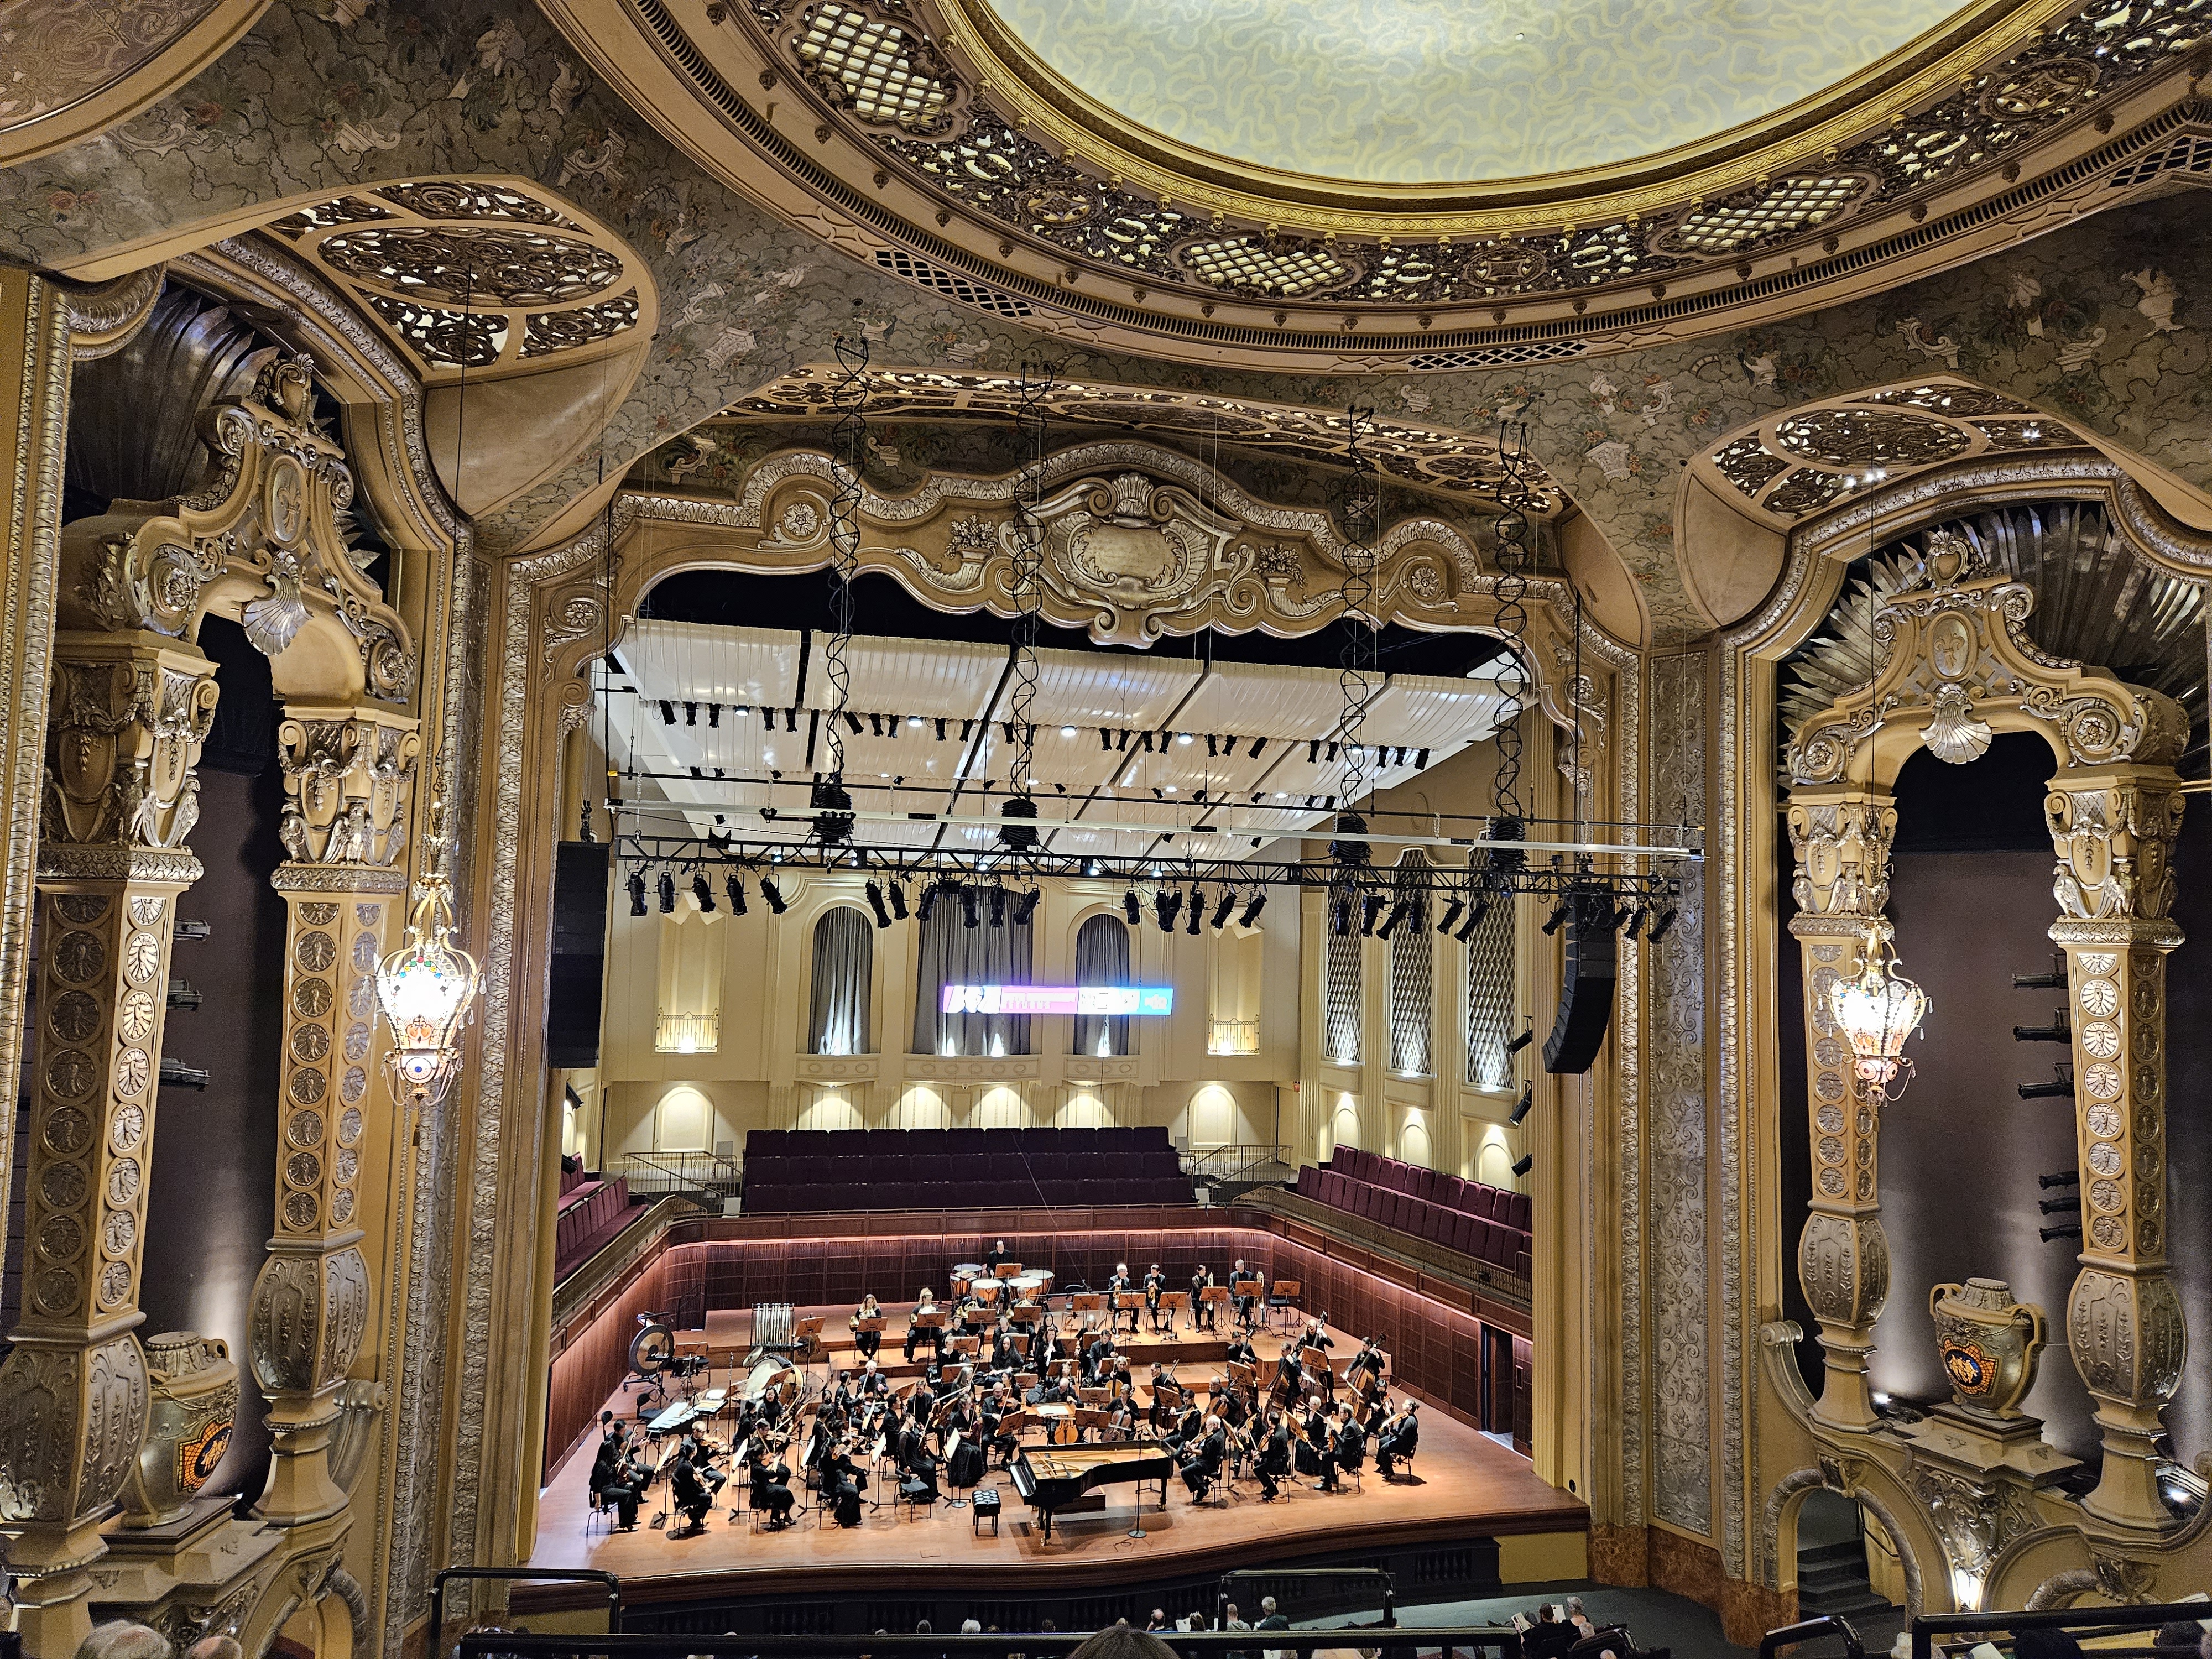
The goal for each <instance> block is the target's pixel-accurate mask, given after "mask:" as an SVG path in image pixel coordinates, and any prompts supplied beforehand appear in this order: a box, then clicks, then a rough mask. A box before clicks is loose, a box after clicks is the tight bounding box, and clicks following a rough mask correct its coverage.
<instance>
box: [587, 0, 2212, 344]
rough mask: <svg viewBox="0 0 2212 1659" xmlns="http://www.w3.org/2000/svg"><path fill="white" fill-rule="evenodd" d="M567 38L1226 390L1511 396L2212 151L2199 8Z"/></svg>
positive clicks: (777, 192)
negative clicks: (1201, 371) (1241, 370)
mask: <svg viewBox="0 0 2212 1659" xmlns="http://www.w3.org/2000/svg"><path fill="white" fill-rule="evenodd" d="M547 9H548V10H549V11H550V12H551V13H552V14H553V15H555V16H556V19H558V20H559V21H561V22H562V26H563V27H564V28H565V29H566V30H567V32H568V34H569V36H570V38H571V39H572V40H575V41H576V43H577V44H578V45H579V46H580V48H582V49H583V50H585V51H586V52H588V53H589V54H590V55H591V56H592V58H594V59H595V60H596V61H597V62H598V63H599V66H600V67H601V69H602V70H604V71H605V73H607V74H608V75H609V76H610V78H611V79H612V80H613V81H615V82H617V84H618V85H620V86H622V87H623V89H624V91H625V93H626V94H628V95H629V96H630V97H631V99H632V100H633V101H635V102H636V103H637V104H638V105H639V106H641V108H643V109H645V110H646V111H647V112H648V113H650V114H652V115H653V117H654V118H656V119H657V120H658V121H659V124H660V125H662V126H663V128H664V129H665V130H666V131H669V132H671V135H672V136H674V137H676V138H677V139H678V142H680V143H684V144H685V145H686V147H687V148H689V149H690V150H691V151H692V153H693V154H695V155H698V156H699V157H700V159H701V160H702V161H704V162H705V163H706V164H707V165H708V166H709V167H712V168H714V170H715V171H717V172H718V173H720V174H721V175H722V176H723V177H724V178H726V179H728V180H729V181H730V182H731V183H732V184H733V185H737V186H738V188H740V189H743V190H744V191H747V192H748V193H750V194H751V195H753V196H754V197H756V198H757V199H759V200H761V201H762V202H763V203H764V204H766V205H768V206H769V207H770V208H772V209H774V210H777V211H779V212H781V213H782V214H784V215H785V216H787V217H789V218H791V219H793V221H794V222H798V223H799V224H802V225H805V226H808V227H809V228H813V229H815V230H816V231H817V234H822V235H823V236H824V237H825V239H826V240H829V241H831V242H832V243H833V244H834V245H836V246H840V247H842V248H843V249H845V251H847V252H851V253H853V254H854V255H856V256H857V257H860V258H863V259H866V260H868V261H869V262H871V263H873V264H876V265H878V267H879V268H881V269H883V270H887V271H890V272H892V273H893V274H895V275H897V276H902V277H903V278H905V279H907V280H908V281H910V282H913V283H916V284H917V285H919V286H921V287H922V288H925V289H929V290H930V291H932V292H933V293H935V294H937V295H940V296H943V297H945V298H950V299H953V300H955V301H960V302H962V303H965V304H969V305H973V306H975V307H978V308H980V309H982V310H984V311H987V312H989V313H993V314H995V315H998V316H1000V317H1003V318H1006V319H1011V320H1016V321H1020V322H1024V323H1028V324H1030V325H1034V326H1038V327H1042V328H1047V329H1052V328H1065V329H1071V330H1074V331H1080V332H1081V333H1082V334H1083V335H1084V336H1085V337H1086V338H1089V339H1091V340H1092V341H1093V342H1096V343H1102V344H1103V343H1117V344H1121V345H1125V346H1128V347H1130V348H1132V349H1142V350H1146V351H1150V352H1152V353H1155V354H1161V355H1168V356H1181V357H1185V358H1188V359H1193V360H1205V361H1210V362H1221V361H1224V360H1246V361H1260V360H1266V361H1268V362H1273V363H1275V364H1277V365H1285V364H1286V362H1287V361H1302V362H1304V363H1305V364H1306V365H1308V366H1310V367H1315V368H1335V369H1361V368H1370V369H1379V368H1413V369H1424V368H1479V367H1486V366H1510V365H1515V364H1521V363H1529V362H1546V361H1550V360H1553V359H1557V358H1563V357H1573V356H1583V355H1585V354H1591V353H1595V352H1601V351H1604V350H1607V349H1620V348H1623V347H1626V346H1627V345H1630V344H1638V345H1649V344H1650V343H1654V342H1655V341H1656V340H1659V339H1664V338H1668V337H1686V336H1689V335H1693V334H1698V333H1703V332H1708V331H1714V330H1717V329H1721V328H1725V327H1734V326H1741V325H1743V324H1745V323H1746V322H1747V321H1749V320H1751V319H1753V318H1755V317H1761V316H1772V315H1775V314H1777V313H1783V312H1789V311H1798V310H1804V309H1808V308H1812V307H1817V306H1820V305H1826V304H1830V303H1833V302H1834V301H1836V300H1838V299H1839V298H1842V297H1844V296H1845V295H1849V294H1851V293H1856V292H1858V291H1862V290H1863V289H1864V288H1865V287H1866V286H1867V285H1868V282H1869V274H1870V273H1872V272H1874V271H1875V270H1879V271H1880V273H1881V276H1880V281H1881V283H1882V285H1885V286H1888V285H1893V284H1894V283H1898V282H1901V281H1905V280H1907V279H1909V278H1911V277H1912V276H1917V275H1920V274H1923V273H1925V272H1927V271H1929V270H1934V269H1937V268H1940V267H1941V266H1943V265H1948V264H1954V263H1957V262H1958V261H1960V260H1962V259H1966V258H1972V257H1973V256H1975V255H1976V254H1978V253H1979V252H1984V251H1986V250H1987V249H1988V248H1990V247H1991V246H1997V245H2000V244H2002V243H2005V242H2009V241H2012V240H2016V239H2017V238H2018V237H2019V236H2020V235H2021V234H2023V233H2024V232H2025V231H2027V230H2030V229H2033V228H2039V227H2040V226H2042V225H2044V224H2049V223H2057V222H2063V220H2064V219H2065V218H2068V217H2070V216H2075V215H2076V214H2078V213H2080V212H2082V211H2087V210H2093V209H2095V208H2098V207H2102V206H2106V205H2110V204H2114V203H2117V202H2118V201H2121V200H2124V199H2126V198H2127V197H2128V196H2130V195H2131V194H2133V193H2135V192H2136V191H2140V190H2143V189H2148V188H2154V187H2157V186H2159V185H2162V184H2163V183H2164V182H2165V181H2166V179H2167V177H2168V176H2169V175H2172V174H2177V173H2178V174H2180V175H2182V176H2185V177H2193V176H2194V175H2195V174H2196V173H2201V172H2202V171H2203V160H2204V158H2203V156H2200V155H2198V154H2197V150H2198V149H2204V148H2208V146H2207V144H2206V141H2205V139H2204V138H2203V137H2200V136H2199V134H2212V110H2208V109H2206V108H2205V107H2204V106H2202V105H2201V104H2200V102H2199V100H2197V97H2196V88H2195V82H2194V80H2193V79H2192V75H2193V73H2195V72H2196V71H2194V70H2192V63H2193V61H2194V59H2195V58H2196V57H2197V53H2195V52H2194V49H2195V48H2196V47H2197V46H2199V45H2200V44H2201V43H2202V42H2203V41H2204V40H2207V39H2208V38H2212V0H2086V3H2085V0H1973V3H1970V4H1967V5H1965V6H1962V7H1956V8H1954V7H1951V6H1948V5H1947V4H1946V3H1945V0H1863V3H1861V4H1858V5H1856V6H1853V7H1849V8H1843V7H1836V6H1833V5H1832V4H1829V3H1827V0H1777V3H1776V4H1774V5H1773V6H1771V7H1768V8H1764V9H1757V15H1755V16H1754V15H1751V13H1752V10H1753V9H1746V8H1742V7H1740V6H1733V5H1727V4H1723V3H1721V0H1680V3H1678V4H1674V5H1670V6H1667V7H1636V6H1632V7H1626V8H1623V7H1621V6H1620V5H1619V4H1618V3H1616V0H1358V3H1356V4H1346V3H1341V0H1220V3H1209V4H1206V5H1198V4H1194V3H1189V0H1159V3H1157V4H1153V5H1148V6H1143V7H1130V6H1127V5H1126V4H1122V3H1119V0H547ZM763 163H765V164H766V165H763Z"/></svg>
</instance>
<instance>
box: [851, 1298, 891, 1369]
mask: <svg viewBox="0 0 2212 1659" xmlns="http://www.w3.org/2000/svg"><path fill="white" fill-rule="evenodd" d="M883 1316H884V1310H883V1309H882V1308H880V1307H878V1305H877V1304H876V1293H875V1292H874V1291H869V1292H868V1293H867V1295H866V1296H864V1297H861V1298H860V1310H859V1311H858V1312H857V1313H855V1314H854V1316H853V1317H852V1321H851V1323H852V1328H853V1352H855V1353H857V1354H859V1355H860V1358H863V1359H873V1358H875V1357H876V1355H877V1354H878V1352H880V1351H881V1350H882V1348H883V1346H884V1334H883V1332H882V1330H881V1329H880V1328H878V1329H877V1330H872V1331H864V1330H862V1329H861V1328H860V1322H861V1321H862V1320H864V1319H881V1318H882V1317H883Z"/></svg>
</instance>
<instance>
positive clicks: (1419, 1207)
mask: <svg viewBox="0 0 2212 1659" xmlns="http://www.w3.org/2000/svg"><path fill="white" fill-rule="evenodd" d="M1297 1190H1298V1193H1299V1195H1300V1196H1301V1197H1304V1198H1310V1199H1311V1200H1313V1201H1314V1202H1315V1203H1316V1204H1326V1205H1328V1206H1329V1207H1330V1208H1332V1209H1337V1210H1342V1211H1343V1212H1345V1213H1346V1214H1347V1215H1356V1216H1358V1217H1360V1218H1363V1219H1364V1220H1368V1221H1372V1222H1375V1223H1376V1224H1377V1225H1381V1226H1384V1227H1395V1229H1397V1231H1400V1232H1401V1233H1411V1234H1412V1235H1413V1237H1416V1238H1421V1239H1426V1240H1427V1241H1428V1242H1429V1243H1431V1244H1441V1245H1443V1247H1444V1248H1445V1249H1449V1250H1457V1251H1458V1252H1459V1253H1460V1254H1461V1255H1471V1256H1474V1257H1475V1258H1476V1259H1477V1260H1478V1261H1487V1262H1489V1263H1490V1264H1491V1265H1492V1266H1493V1267H1504V1268H1506V1269H1507V1270H1509V1271H1510V1272H1513V1273H1518V1274H1520V1275H1521V1276H1522V1278H1524V1279H1525V1278H1527V1277H1528V1194H1526V1193H1510V1192H1507V1191H1506V1190H1505V1189H1504V1188H1502V1187H1487V1186H1485V1185H1484V1184H1483V1183H1482V1182H1480V1181H1463V1180H1462V1179H1461V1178H1460V1177H1459V1176H1453V1175H1445V1174H1443V1173H1442V1172H1441V1171H1439V1170H1425V1169H1423V1168H1421V1167H1420V1166H1419V1164H1401V1163H1400V1162H1399V1161H1398V1160H1397V1159H1396V1158H1380V1157H1377V1156H1376V1154H1375V1153H1373V1152H1361V1151H1359V1150H1358V1148H1357V1147H1353V1146H1340V1147H1338V1148H1337V1149H1336V1153H1335V1156H1334V1157H1333V1158H1330V1159H1329V1161H1328V1163H1327V1164H1322V1165H1320V1166H1318V1167H1316V1165H1313V1164H1308V1165H1307V1166H1306V1167H1305V1168H1304V1169H1303V1170H1299V1171H1298V1186H1297Z"/></svg>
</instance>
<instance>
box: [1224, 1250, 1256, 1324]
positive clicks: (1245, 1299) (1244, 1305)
mask: <svg viewBox="0 0 2212 1659" xmlns="http://www.w3.org/2000/svg"><path fill="white" fill-rule="evenodd" d="M1252 1277H1253V1275H1252V1273H1250V1272H1249V1270H1248V1269H1247V1268H1246V1267H1245V1266H1244V1258H1243V1256H1241V1255H1240V1256H1238V1257H1237V1265H1236V1266H1235V1267H1231V1269H1230V1270H1229V1285H1230V1288H1231V1290H1234V1289H1236V1287H1237V1285H1240V1284H1242V1283H1244V1282H1246V1281H1248V1280H1249V1279H1251V1278H1252ZM1231 1301H1232V1302H1234V1303H1235V1304H1236V1307H1237V1323H1238V1324H1239V1325H1242V1326H1243V1328H1245V1329H1246V1330H1248V1331H1249V1330H1250V1329H1251V1328H1252V1326H1253V1324H1254V1320H1253V1316H1252V1314H1253V1310H1254V1309H1255V1308H1257V1307H1258V1306H1259V1305H1260V1298H1259V1297H1256V1296H1237V1297H1231Z"/></svg>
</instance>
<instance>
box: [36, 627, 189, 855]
mask: <svg viewBox="0 0 2212 1659" xmlns="http://www.w3.org/2000/svg"><path fill="white" fill-rule="evenodd" d="M55 655H56V658H57V661H56V664H55V672H54V680H53V693H52V704H51V708H50V712H49V715H48V720H47V727H46V799H45V803H44V811H43V814H42V822H41V823H40V839H41V842H42V848H41V851H42V854H43V853H45V852H46V851H47V850H48V849H52V851H53V852H56V853H61V852H63V850H64V849H68V848H97V849H100V851H101V852H102V853H104V854H108V855H109V857H110V860H111V862H112V858H113V856H114V855H115V854H135V853H138V852H141V851H147V850H153V851H165V850H168V849H172V848H180V847H181V846H182V845H183V843H184V839H185V836H187V835H189V834H190V833H191V827H192V825H193V824H194V823H197V821H198V819H199V812H200V807H199V780H198V778H197V775H195V773H194V771H193V769H194V768H195V767H196V766H197V764H198V763H199V757H200V746H201V744H204V742H205V741H206V740H207V734H208V730H209V728H210V726H213V725H214V723H215V705H216V684H215V665H214V664H212V663H210V661H209V660H208V659H206V658H205V657H204V656H202V655H201V654H200V653H199V652H198V651H197V650H195V649H194V648H193V647H191V646H187V645H180V644H179V643H178V642H177V641H174V640H170V639H165V638H163V637H162V636H161V635H157V634H143V633H132V634H86V633H64V634H62V635H58V636H57V638H56V641H55ZM42 861H46V860H42ZM197 873H198V870H197V866H194V867H193V869H192V872H191V874H192V875H194V876H196V875H197ZM185 879H187V880H189V879H190V877H186V878H185Z"/></svg>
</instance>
